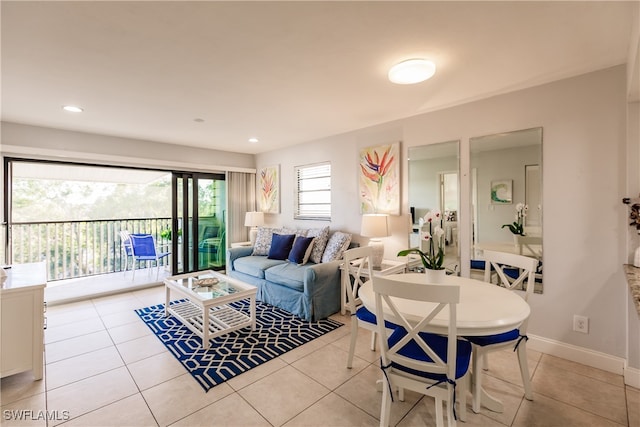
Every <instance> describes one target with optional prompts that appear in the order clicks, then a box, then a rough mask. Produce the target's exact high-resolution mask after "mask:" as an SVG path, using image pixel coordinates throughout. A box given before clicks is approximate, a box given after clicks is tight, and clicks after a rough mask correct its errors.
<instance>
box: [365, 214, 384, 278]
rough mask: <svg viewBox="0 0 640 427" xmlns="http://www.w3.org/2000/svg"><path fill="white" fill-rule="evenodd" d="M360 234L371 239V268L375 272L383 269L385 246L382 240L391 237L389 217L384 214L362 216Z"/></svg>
mask: <svg viewBox="0 0 640 427" xmlns="http://www.w3.org/2000/svg"><path fill="white" fill-rule="evenodd" d="M360 234H361V235H362V236H364V237H370V238H371V240H369V246H371V258H372V259H371V266H372V267H373V269H375V270H380V269H381V267H382V258H383V256H384V244H383V243H382V240H380V238H382V237H387V236H388V235H389V226H388V224H387V215H384V214H365V215H362V227H361V229H360Z"/></svg>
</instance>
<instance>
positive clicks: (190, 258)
mask: <svg viewBox="0 0 640 427" xmlns="http://www.w3.org/2000/svg"><path fill="white" fill-rule="evenodd" d="M172 195H173V196H172V199H173V208H172V235H173V236H174V238H173V239H172V250H171V252H172V253H174V254H176V256H175V257H173V271H174V272H176V273H189V272H192V271H199V270H208V269H212V270H222V269H224V268H225V259H226V249H225V248H226V229H227V224H226V205H227V197H226V182H225V176H224V175H223V174H204V173H184V172H174V173H173V177H172Z"/></svg>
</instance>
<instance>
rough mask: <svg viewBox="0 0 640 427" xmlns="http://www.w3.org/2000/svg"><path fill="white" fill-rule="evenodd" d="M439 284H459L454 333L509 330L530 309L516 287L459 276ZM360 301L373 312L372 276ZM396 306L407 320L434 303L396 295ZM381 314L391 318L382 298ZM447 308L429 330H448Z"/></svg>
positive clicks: (417, 276)
mask: <svg viewBox="0 0 640 427" xmlns="http://www.w3.org/2000/svg"><path fill="white" fill-rule="evenodd" d="M385 278H386V279H391V280H398V281H402V282H411V283H425V284H426V283H427V276H426V275H425V274H422V273H404V274H391V275H388V276H385ZM442 285H443V286H447V285H458V286H460V302H459V303H458V306H457V322H456V326H457V333H458V335H459V336H464V335H492V334H499V333H502V332H508V331H510V330H512V329H515V328H517V327H518V326H520V324H521V323H522V322H524V321H525V320H526V319H527V318H528V317H529V314H530V313H531V310H530V308H529V304H527V302H526V301H525V300H524V299H523V298H521V297H520V296H519V295H518V292H517V291H510V290H508V289H506V288H503V287H500V286H498V285H494V284H491V283H486V282H482V281H480V280H476V279H470V278H467V277H460V276H445V278H444V279H443V280H442ZM358 294H359V296H360V299H361V300H362V304H363V305H364V306H365V307H366V308H367V309H368V310H369V311H371V312H372V313H375V311H376V302H375V297H374V293H373V286H372V282H371V280H369V281H367V282H365V284H364V285H363V286H362V287H361V288H360V290H359V293H358ZM394 302H395V303H396V305H397V308H398V310H399V311H400V312H401V313H402V315H403V316H405V317H406V318H407V320H412V319H415V320H420V319H422V315H423V313H425V312H426V310H428V309H429V307H433V306H435V303H428V302H422V301H410V300H403V299H396V300H395V301H394ZM383 304H384V306H383V309H384V318H385V319H386V320H389V321H391V322H393V321H394V316H393V313H392V312H391V310H390V309H388V307H387V306H386V304H385V303H384V301H383ZM448 324H449V311H448V310H441V311H440V313H438V314H437V315H436V317H435V318H434V319H433V321H432V323H431V325H430V328H429V329H428V332H435V333H443V334H446V333H447V327H448Z"/></svg>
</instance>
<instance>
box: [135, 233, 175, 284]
mask: <svg viewBox="0 0 640 427" xmlns="http://www.w3.org/2000/svg"><path fill="white" fill-rule="evenodd" d="M129 238H130V240H131V251H132V253H133V278H132V279H131V280H134V279H135V278H136V261H145V262H146V263H147V265H148V263H149V261H155V262H156V269H157V270H156V279H158V277H159V276H160V260H161V259H162V258H164V257H166V256H169V254H170V253H171V252H158V251H157V250H156V241H155V239H154V238H153V236H152V235H151V234H131V235H130V236H129Z"/></svg>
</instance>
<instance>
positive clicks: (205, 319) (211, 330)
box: [164, 270, 257, 348]
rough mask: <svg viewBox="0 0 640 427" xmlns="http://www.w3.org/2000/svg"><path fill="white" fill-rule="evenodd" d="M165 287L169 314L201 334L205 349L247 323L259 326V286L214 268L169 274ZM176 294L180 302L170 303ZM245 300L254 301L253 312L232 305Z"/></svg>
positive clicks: (251, 309) (166, 312)
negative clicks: (257, 315)
mask: <svg viewBox="0 0 640 427" xmlns="http://www.w3.org/2000/svg"><path fill="white" fill-rule="evenodd" d="M164 286H165V291H166V301H165V302H166V304H165V315H167V316H168V315H169V314H172V315H173V316H175V317H176V318H177V319H178V320H180V322H181V323H182V324H184V325H185V326H186V327H187V328H189V329H190V330H191V331H193V332H194V333H195V334H197V335H198V336H199V337H201V338H202V346H203V347H204V348H209V345H210V341H209V340H211V339H212V338H215V337H218V336H220V335H223V334H227V333H229V332H231V331H235V330H238V329H242V328H245V327H247V326H250V327H251V330H252V331H254V330H255V329H256V289H257V288H256V287H255V286H252V285H249V284H248V283H244V282H241V281H240V280H236V279H232V278H231V277H229V276H226V275H224V274H222V273H218V272H215V271H211V270H205V271H198V272H195V273H186V274H180V275H177V276H171V277H167V278H166V279H165V280H164ZM172 293H173V294H174V296H173V298H174V299H176V296H177V297H178V299H179V300H180V301H179V302H175V303H173V304H171V305H169V302H170V301H171V296H172ZM243 299H249V301H250V306H251V307H250V315H246V314H245V313H243V312H242V311H240V310H236V309H235V308H233V307H231V306H229V305H228V304H229V303H231V302H235V301H241V300H243Z"/></svg>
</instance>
